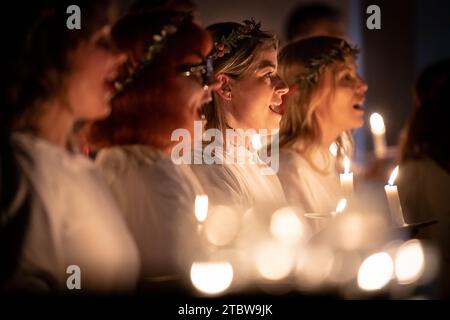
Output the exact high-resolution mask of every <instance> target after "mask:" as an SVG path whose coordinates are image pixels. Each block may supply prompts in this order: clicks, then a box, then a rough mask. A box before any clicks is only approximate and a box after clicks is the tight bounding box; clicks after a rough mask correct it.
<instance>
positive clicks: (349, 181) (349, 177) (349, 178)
mask: <svg viewBox="0 0 450 320" xmlns="http://www.w3.org/2000/svg"><path fill="white" fill-rule="evenodd" d="M339 176H340V181H341V187H342V192H343V194H344V195H345V196H346V197H347V198H351V196H352V195H353V172H350V159H349V158H348V157H347V156H345V157H344V173H341V174H340V175H339Z"/></svg>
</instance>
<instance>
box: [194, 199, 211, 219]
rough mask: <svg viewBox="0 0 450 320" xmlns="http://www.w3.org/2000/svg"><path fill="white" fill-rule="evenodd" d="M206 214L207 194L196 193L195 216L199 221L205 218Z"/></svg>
mask: <svg viewBox="0 0 450 320" xmlns="http://www.w3.org/2000/svg"><path fill="white" fill-rule="evenodd" d="M207 215H208V196H206V195H198V196H196V197H195V217H196V218H197V220H198V221H199V222H203V221H205V220H206V217H207Z"/></svg>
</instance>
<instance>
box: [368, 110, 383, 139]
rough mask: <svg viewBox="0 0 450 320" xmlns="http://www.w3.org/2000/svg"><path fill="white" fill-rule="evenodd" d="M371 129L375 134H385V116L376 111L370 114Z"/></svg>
mask: <svg viewBox="0 0 450 320" xmlns="http://www.w3.org/2000/svg"><path fill="white" fill-rule="evenodd" d="M370 130H371V131H372V133H373V134H384V133H385V132H386V127H385V126H384V120H383V117H382V116H381V115H380V114H379V113H376V112H375V113H372V115H371V116H370Z"/></svg>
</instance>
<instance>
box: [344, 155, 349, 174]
mask: <svg viewBox="0 0 450 320" xmlns="http://www.w3.org/2000/svg"><path fill="white" fill-rule="evenodd" d="M344 173H350V159H349V158H348V157H347V156H345V157H344Z"/></svg>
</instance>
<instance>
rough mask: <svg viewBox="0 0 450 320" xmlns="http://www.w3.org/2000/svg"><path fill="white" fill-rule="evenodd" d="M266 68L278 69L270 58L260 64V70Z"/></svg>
mask: <svg viewBox="0 0 450 320" xmlns="http://www.w3.org/2000/svg"><path fill="white" fill-rule="evenodd" d="M265 68H274V69H276V68H277V67H276V66H275V65H274V64H273V62H272V61H269V60H263V61H261V63H260V64H259V65H258V70H261V69H265Z"/></svg>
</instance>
